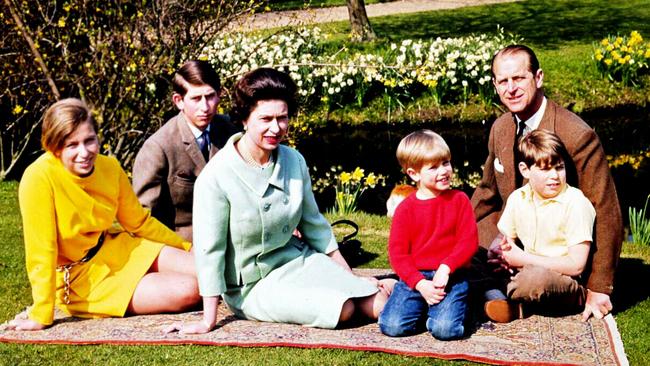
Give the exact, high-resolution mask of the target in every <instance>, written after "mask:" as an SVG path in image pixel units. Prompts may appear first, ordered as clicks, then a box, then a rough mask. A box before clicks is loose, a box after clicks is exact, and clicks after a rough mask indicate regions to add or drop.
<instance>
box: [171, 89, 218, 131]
mask: <svg viewBox="0 0 650 366" xmlns="http://www.w3.org/2000/svg"><path fill="white" fill-rule="evenodd" d="M185 86H186V88H187V93H185V95H184V96H181V95H180V94H178V93H174V95H173V96H172V100H173V101H174V104H176V107H177V108H178V109H179V110H180V111H181V112H183V114H184V115H185V118H187V120H188V121H189V122H190V123H191V124H193V125H194V126H196V128H198V129H199V130H201V131H203V130H204V129H205V128H206V127H207V126H208V125H209V124H210V121H212V117H214V115H215V114H216V113H217V107H218V106H219V94H217V91H216V90H214V88H213V87H211V86H210V85H207V84H205V85H198V86H197V85H192V84H186V85H185Z"/></svg>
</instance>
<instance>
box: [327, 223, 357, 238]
mask: <svg viewBox="0 0 650 366" xmlns="http://www.w3.org/2000/svg"><path fill="white" fill-rule="evenodd" d="M336 225H350V226H352V228H353V229H354V232H353V233H351V234H348V235H346V236H344V237H343V240H341V241H346V240H349V239H352V238H354V237H355V236H357V233H358V232H359V225H357V223H356V222H354V221H352V220H348V219H341V220H336V221H334V222H333V223H332V227H334V226H336Z"/></svg>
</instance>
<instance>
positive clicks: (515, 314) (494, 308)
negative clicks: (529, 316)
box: [484, 299, 524, 323]
mask: <svg viewBox="0 0 650 366" xmlns="http://www.w3.org/2000/svg"><path fill="white" fill-rule="evenodd" d="M484 309H485V315H487V317H488V318H489V319H490V320H492V321H493V322H496V323H509V322H511V321H513V320H516V319H523V318H524V311H523V306H522V304H521V303H519V302H512V301H508V300H500V299H499V300H490V301H488V302H486V303H485V306H484Z"/></svg>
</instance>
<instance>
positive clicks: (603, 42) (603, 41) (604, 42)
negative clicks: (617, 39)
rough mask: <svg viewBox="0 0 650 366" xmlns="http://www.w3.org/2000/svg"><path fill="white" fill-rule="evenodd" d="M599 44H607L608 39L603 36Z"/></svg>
mask: <svg viewBox="0 0 650 366" xmlns="http://www.w3.org/2000/svg"><path fill="white" fill-rule="evenodd" d="M600 44H602V45H603V46H607V45H608V44H609V39H607V38H603V40H602V41H600Z"/></svg>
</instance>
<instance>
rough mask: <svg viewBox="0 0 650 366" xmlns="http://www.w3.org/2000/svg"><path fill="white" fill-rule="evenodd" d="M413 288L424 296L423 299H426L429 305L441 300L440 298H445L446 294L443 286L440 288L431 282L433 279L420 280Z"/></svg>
mask: <svg viewBox="0 0 650 366" xmlns="http://www.w3.org/2000/svg"><path fill="white" fill-rule="evenodd" d="M415 289H416V290H418V291H419V292H420V294H421V295H422V297H423V298H424V301H426V302H427V304H429V305H435V304H437V303H439V302H440V301H442V299H444V298H445V295H447V294H446V293H445V291H444V290H445V288H444V287H443V288H442V289H440V288H438V287H436V286H435V285H434V284H433V281H429V280H420V282H418V284H417V285H415Z"/></svg>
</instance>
